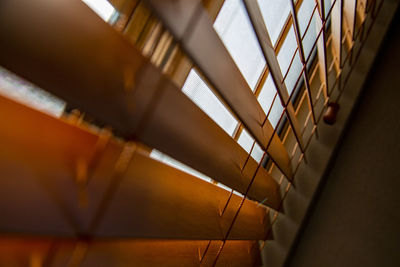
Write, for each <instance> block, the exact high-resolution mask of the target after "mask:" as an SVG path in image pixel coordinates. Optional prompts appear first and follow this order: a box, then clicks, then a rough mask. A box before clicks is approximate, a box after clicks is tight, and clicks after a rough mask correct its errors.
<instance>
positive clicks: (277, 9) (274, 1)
mask: <svg viewBox="0 0 400 267" xmlns="http://www.w3.org/2000/svg"><path fill="white" fill-rule="evenodd" d="M289 1H290V0H257V2H258V4H259V6H260V9H261V13H262V15H263V18H264V22H265V25H266V26H267V29H268V32H269V35H270V37H271V42H272V43H273V44H274V45H275V43H276V42H277V40H278V37H279V34H280V32H281V30H282V28H283V26H284V25H285V21H286V19H287V17H288V16H289V13H290V6H289V3H290V2H289Z"/></svg>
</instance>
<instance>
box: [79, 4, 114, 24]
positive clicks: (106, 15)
mask: <svg viewBox="0 0 400 267" xmlns="http://www.w3.org/2000/svg"><path fill="white" fill-rule="evenodd" d="M82 2H84V3H85V4H86V5H88V6H89V7H90V8H91V9H92V10H93V11H94V12H96V13H97V15H99V17H101V18H102V19H103V20H104V21H108V20H109V19H110V17H111V15H112V14H113V13H114V11H115V9H114V7H113V6H112V5H111V4H110V3H109V2H108V1H107V0H82Z"/></svg>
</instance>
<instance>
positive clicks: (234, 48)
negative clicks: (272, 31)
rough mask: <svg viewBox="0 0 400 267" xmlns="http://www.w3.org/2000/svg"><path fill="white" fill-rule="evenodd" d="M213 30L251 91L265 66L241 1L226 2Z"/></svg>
mask: <svg viewBox="0 0 400 267" xmlns="http://www.w3.org/2000/svg"><path fill="white" fill-rule="evenodd" d="M214 28H215V30H216V32H217V33H218V35H219V37H220V38H221V39H222V41H223V43H224V45H225V47H226V48H227V50H228V51H229V53H230V54H231V56H232V58H233V59H234V61H235V62H236V65H237V66H238V68H239V69H240V71H241V72H242V74H243V76H244V78H245V79H246V81H247V83H248V84H249V86H250V88H251V89H252V90H254V89H255V86H256V84H257V81H258V78H259V77H260V74H261V73H262V71H263V68H264V66H265V59H264V57H263V54H262V52H261V49H260V46H259V45H258V40H257V37H256V35H255V33H254V31H253V27H252V25H251V22H250V20H249V18H248V16H247V12H246V10H245V8H244V6H243V3H242V1H241V0H226V1H225V3H224V5H223V6H222V8H221V11H220V13H219V14H218V17H217V19H216V21H215V23H214Z"/></svg>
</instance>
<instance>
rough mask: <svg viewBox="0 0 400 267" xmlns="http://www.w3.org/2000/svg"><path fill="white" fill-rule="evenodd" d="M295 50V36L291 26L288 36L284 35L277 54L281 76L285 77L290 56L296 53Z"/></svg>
mask: <svg viewBox="0 0 400 267" xmlns="http://www.w3.org/2000/svg"><path fill="white" fill-rule="evenodd" d="M296 48H297V41H296V35H295V33H294V29H293V26H291V27H290V30H289V32H288V34H287V35H286V39H285V40H284V42H283V44H282V47H281V50H279V53H278V62H279V66H280V67H281V71H282V75H283V76H285V73H286V71H287V70H288V67H289V64H290V61H291V60H292V56H293V54H294V51H296Z"/></svg>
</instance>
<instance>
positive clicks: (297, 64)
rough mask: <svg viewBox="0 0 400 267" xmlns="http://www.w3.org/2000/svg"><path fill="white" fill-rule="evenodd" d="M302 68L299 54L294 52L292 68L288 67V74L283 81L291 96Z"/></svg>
mask: <svg viewBox="0 0 400 267" xmlns="http://www.w3.org/2000/svg"><path fill="white" fill-rule="evenodd" d="M302 68H303V64H302V63H301V60H300V56H299V52H296V56H295V57H294V59H293V63H292V66H291V67H290V69H289V72H288V74H287V76H286V79H285V85H286V88H287V90H288V92H289V94H291V93H292V91H293V90H294V86H295V85H296V81H297V79H298V78H299V75H300V73H301V69H302ZM300 79H302V78H300ZM299 83H300V82H299Z"/></svg>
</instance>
